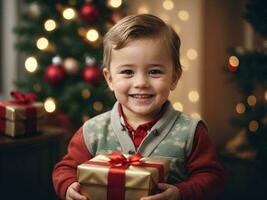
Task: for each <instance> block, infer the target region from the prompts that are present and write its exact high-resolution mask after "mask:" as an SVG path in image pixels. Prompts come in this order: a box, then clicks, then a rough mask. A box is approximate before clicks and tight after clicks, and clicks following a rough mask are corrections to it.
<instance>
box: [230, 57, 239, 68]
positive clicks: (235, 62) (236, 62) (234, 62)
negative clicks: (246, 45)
mask: <svg viewBox="0 0 267 200" xmlns="http://www.w3.org/2000/svg"><path fill="white" fill-rule="evenodd" d="M229 64H230V65H231V66H232V67H238V65H239V59H238V58H237V57H236V56H230V58H229Z"/></svg>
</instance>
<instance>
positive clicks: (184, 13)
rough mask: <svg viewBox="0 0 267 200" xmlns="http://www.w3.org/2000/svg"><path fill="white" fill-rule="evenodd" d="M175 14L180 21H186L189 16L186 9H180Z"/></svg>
mask: <svg viewBox="0 0 267 200" xmlns="http://www.w3.org/2000/svg"><path fill="white" fill-rule="evenodd" d="M177 15H178V17H179V19H180V20H182V21H187V20H188V19H189V17H190V15H189V13H188V12H187V11H186V10H180V11H179V12H178V14H177Z"/></svg>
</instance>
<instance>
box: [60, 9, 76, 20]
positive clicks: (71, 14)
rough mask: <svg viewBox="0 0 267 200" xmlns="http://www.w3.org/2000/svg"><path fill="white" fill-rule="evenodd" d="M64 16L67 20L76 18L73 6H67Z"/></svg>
mask: <svg viewBox="0 0 267 200" xmlns="http://www.w3.org/2000/svg"><path fill="white" fill-rule="evenodd" d="M62 15H63V17H64V18H65V19H67V20H71V19H74V18H75V16H76V12H75V10H74V9H72V8H66V9H65V10H64V11H63V13H62Z"/></svg>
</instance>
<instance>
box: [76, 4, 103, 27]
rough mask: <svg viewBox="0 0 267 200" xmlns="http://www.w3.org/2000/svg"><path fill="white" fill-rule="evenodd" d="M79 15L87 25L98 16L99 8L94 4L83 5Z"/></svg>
mask: <svg viewBox="0 0 267 200" xmlns="http://www.w3.org/2000/svg"><path fill="white" fill-rule="evenodd" d="M80 15H81V16H82V18H83V19H84V20H85V21H86V22H87V23H89V24H90V23H93V22H95V21H96V20H97V18H98V17H99V15H100V11H99V8H98V7H97V6H96V5H95V4H94V3H85V4H84V5H83V6H82V7H81V10H80Z"/></svg>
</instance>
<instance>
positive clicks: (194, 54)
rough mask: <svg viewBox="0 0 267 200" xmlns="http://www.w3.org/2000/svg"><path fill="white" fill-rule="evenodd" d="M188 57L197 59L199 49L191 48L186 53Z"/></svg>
mask: <svg viewBox="0 0 267 200" xmlns="http://www.w3.org/2000/svg"><path fill="white" fill-rule="evenodd" d="M186 55H187V57H188V59H190V60H195V59H197V56H198V55H197V51H196V50H195V49H189V50H188V51H187V53H186Z"/></svg>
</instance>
